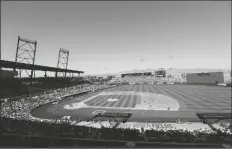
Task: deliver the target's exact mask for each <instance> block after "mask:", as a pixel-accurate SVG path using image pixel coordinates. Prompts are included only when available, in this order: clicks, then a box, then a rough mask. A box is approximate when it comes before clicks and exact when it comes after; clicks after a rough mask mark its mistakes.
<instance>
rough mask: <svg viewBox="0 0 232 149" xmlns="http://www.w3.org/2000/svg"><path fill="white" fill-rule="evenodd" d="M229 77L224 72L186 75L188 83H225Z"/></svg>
mask: <svg viewBox="0 0 232 149" xmlns="http://www.w3.org/2000/svg"><path fill="white" fill-rule="evenodd" d="M229 78H230V77H229V75H228V73H226V72H207V73H205V72H202V73H188V74H187V75H186V79H187V83H188V84H217V83H225V82H226V81H228V79H229Z"/></svg>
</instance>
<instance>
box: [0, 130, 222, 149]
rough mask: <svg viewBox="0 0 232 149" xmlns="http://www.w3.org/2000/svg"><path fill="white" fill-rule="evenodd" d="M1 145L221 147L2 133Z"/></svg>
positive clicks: (200, 144)
mask: <svg viewBox="0 0 232 149" xmlns="http://www.w3.org/2000/svg"><path fill="white" fill-rule="evenodd" d="M0 140H1V141H0V146H2V147H16V146H17V147H128V146H133V147H205V148H222V144H220V143H214V144H208V143H176V142H145V141H138V142H133V141H117V140H97V139H80V138H62V137H44V136H35V135H33V136H32V135H18V134H7V133H3V134H2V136H1V138H0Z"/></svg>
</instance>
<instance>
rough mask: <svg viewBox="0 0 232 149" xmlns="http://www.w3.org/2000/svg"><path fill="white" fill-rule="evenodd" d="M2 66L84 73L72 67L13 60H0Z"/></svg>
mask: <svg viewBox="0 0 232 149" xmlns="http://www.w3.org/2000/svg"><path fill="white" fill-rule="evenodd" d="M0 67H1V68H13V69H14V68H16V69H27V70H39V71H53V72H68V73H79V74H80V73H84V72H83V71H78V70H70V69H61V68H56V67H49V66H41V65H33V64H25V63H16V62H12V61H5V60H0Z"/></svg>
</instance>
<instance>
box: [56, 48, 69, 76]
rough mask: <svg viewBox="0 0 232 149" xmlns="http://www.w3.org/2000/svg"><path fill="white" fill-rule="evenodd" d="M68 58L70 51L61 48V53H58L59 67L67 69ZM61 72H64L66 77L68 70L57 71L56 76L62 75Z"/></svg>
mask: <svg viewBox="0 0 232 149" xmlns="http://www.w3.org/2000/svg"><path fill="white" fill-rule="evenodd" d="M68 58H69V51H68V50H65V49H62V48H60V51H59V55H58V62H57V68H61V69H67V68H68ZM60 73H62V74H63V77H66V72H59V73H58V72H56V74H55V75H56V77H57V76H59V75H60Z"/></svg>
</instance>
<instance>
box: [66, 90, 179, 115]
mask: <svg viewBox="0 0 232 149" xmlns="http://www.w3.org/2000/svg"><path fill="white" fill-rule="evenodd" d="M179 107H180V105H179V103H178V102H177V101H176V100H175V99H173V98H170V97H168V96H164V95H160V94H155V93H147V92H127V91H120V92H119V91H117V92H102V93H100V94H97V95H95V96H92V97H90V98H88V99H86V100H84V101H81V102H77V103H70V104H68V105H65V106H64V108H65V109H67V110H72V109H79V108H105V109H130V110H168V111H178V109H179Z"/></svg>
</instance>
